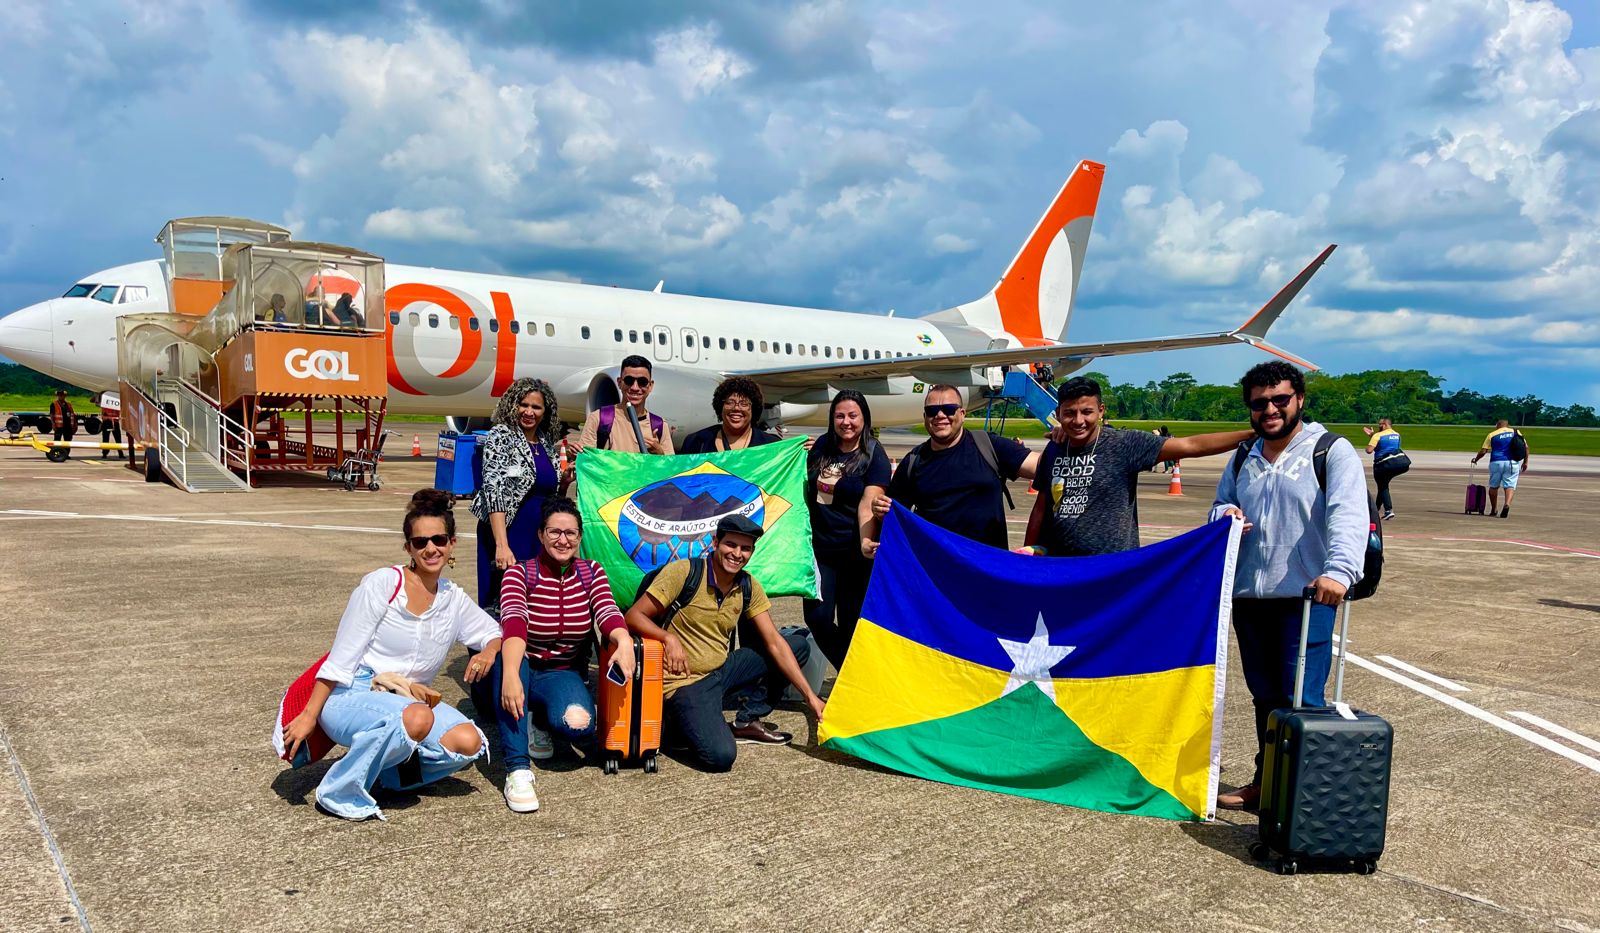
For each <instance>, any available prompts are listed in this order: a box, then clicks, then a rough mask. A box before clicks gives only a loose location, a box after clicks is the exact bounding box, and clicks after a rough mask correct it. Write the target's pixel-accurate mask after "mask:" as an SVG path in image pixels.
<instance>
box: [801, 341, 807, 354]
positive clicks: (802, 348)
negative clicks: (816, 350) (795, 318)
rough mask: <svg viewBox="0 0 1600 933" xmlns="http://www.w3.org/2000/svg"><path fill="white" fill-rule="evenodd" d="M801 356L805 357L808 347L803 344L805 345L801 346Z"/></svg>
mask: <svg viewBox="0 0 1600 933" xmlns="http://www.w3.org/2000/svg"><path fill="white" fill-rule="evenodd" d="M800 355H801V356H805V355H806V345H805V344H803V343H802V344H801V345H800Z"/></svg>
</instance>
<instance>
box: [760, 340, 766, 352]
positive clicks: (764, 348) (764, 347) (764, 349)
mask: <svg viewBox="0 0 1600 933" xmlns="http://www.w3.org/2000/svg"><path fill="white" fill-rule="evenodd" d="M761 352H762V353H765V352H767V342H766V341H765V340H763V341H761Z"/></svg>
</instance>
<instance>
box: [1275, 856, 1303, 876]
mask: <svg viewBox="0 0 1600 933" xmlns="http://www.w3.org/2000/svg"><path fill="white" fill-rule="evenodd" d="M1299 870H1300V863H1299V862H1296V861H1295V860H1294V859H1292V858H1286V859H1279V860H1278V874H1280V875H1292V874H1294V873H1295V872H1298V871H1299Z"/></svg>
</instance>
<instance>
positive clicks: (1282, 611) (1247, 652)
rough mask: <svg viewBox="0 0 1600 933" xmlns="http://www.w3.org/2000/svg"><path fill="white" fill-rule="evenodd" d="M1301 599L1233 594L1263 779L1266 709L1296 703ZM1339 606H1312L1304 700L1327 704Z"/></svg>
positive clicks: (1254, 780)
mask: <svg viewBox="0 0 1600 933" xmlns="http://www.w3.org/2000/svg"><path fill="white" fill-rule="evenodd" d="M1302 605H1304V603H1303V601H1302V600H1299V599H1234V601H1233V633H1234V635H1235V636H1237V637H1238V639H1239V664H1240V666H1242V667H1243V668H1244V682H1245V683H1246V684H1247V685H1249V687H1250V698H1251V699H1252V700H1254V701H1255V708H1256V770H1255V777H1253V778H1252V779H1251V783H1260V781H1261V752H1262V748H1263V739H1264V736H1265V735H1266V732H1267V714H1268V713H1271V712H1272V711H1273V710H1275V709H1283V708H1285V707H1288V706H1291V705H1292V704H1293V698H1294V666H1295V656H1296V655H1297V654H1298V653H1299V650H1300V608H1301V606H1302ZM1335 614H1336V607H1334V606H1324V605H1322V604H1321V603H1313V604H1312V605H1311V628H1310V631H1309V633H1308V634H1307V636H1306V678H1305V685H1304V687H1303V688H1302V691H1301V700H1300V705H1302V706H1321V705H1323V697H1322V691H1323V688H1324V687H1325V686H1327V683H1328V671H1329V669H1330V668H1331V667H1332V666H1333V622H1334V616H1335Z"/></svg>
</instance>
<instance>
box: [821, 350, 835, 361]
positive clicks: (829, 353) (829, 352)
mask: <svg viewBox="0 0 1600 933" xmlns="http://www.w3.org/2000/svg"><path fill="white" fill-rule="evenodd" d="M822 355H823V356H826V357H828V358H829V359H832V358H833V348H832V347H823V348H822Z"/></svg>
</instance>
